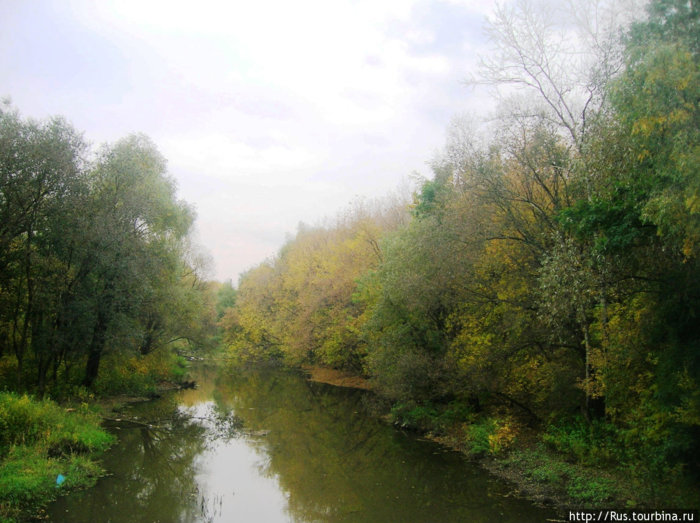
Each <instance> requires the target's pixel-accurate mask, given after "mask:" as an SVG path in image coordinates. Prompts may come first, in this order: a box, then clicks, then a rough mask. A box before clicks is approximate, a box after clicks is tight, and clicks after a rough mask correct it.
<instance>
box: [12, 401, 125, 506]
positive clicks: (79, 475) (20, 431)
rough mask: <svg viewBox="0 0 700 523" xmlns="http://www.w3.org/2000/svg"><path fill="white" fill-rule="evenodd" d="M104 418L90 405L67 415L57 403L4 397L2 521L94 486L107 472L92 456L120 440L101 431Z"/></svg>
mask: <svg viewBox="0 0 700 523" xmlns="http://www.w3.org/2000/svg"><path fill="white" fill-rule="evenodd" d="M99 422H100V418H99V417H98V416H96V415H95V414H93V413H91V412H90V411H89V410H88V409H87V406H86V405H85V404H84V405H83V406H81V407H80V408H79V409H77V411H76V412H72V413H67V412H66V411H65V410H64V409H62V408H61V407H59V406H58V405H56V404H55V403H53V402H51V401H48V400H42V401H36V400H32V399H30V398H29V397H28V396H26V395H24V396H20V395H17V394H13V393H0V518H3V520H5V519H7V520H11V519H12V518H17V517H26V516H27V515H29V514H32V513H33V512H35V511H36V510H37V509H38V508H39V507H41V506H42V505H44V504H45V503H47V502H48V501H50V500H51V499H53V498H54V497H55V496H56V495H57V493H58V490H57V489H58V487H57V486H56V476H57V475H58V474H59V473H60V474H63V475H64V476H65V477H66V482H65V483H64V484H63V485H61V487H60V489H61V490H64V489H68V488H76V487H85V486H89V485H91V484H93V483H94V480H95V478H97V477H98V476H99V475H100V474H101V472H102V471H101V469H100V468H99V466H98V465H96V464H95V463H94V461H92V457H93V456H94V455H96V454H98V453H99V452H102V451H104V450H105V449H106V448H107V447H109V445H111V444H112V442H113V441H114V437H113V436H111V435H110V434H108V433H106V432H105V431H104V430H102V429H101V428H100V426H99Z"/></svg>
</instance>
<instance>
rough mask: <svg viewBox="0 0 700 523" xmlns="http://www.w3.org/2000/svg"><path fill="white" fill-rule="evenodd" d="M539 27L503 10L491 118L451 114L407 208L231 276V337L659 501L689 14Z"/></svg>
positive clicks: (347, 222)
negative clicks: (235, 285)
mask: <svg viewBox="0 0 700 523" xmlns="http://www.w3.org/2000/svg"><path fill="white" fill-rule="evenodd" d="M577 15H579V17H578V19H579V20H583V19H586V18H585V15H586V13H585V12H579V13H577ZM596 15H597V16H598V20H599V21H600V20H602V19H604V16H603V11H600V12H598V13H596ZM592 19H595V17H589V18H587V19H586V20H588V21H589V22H590V21H591V20H592ZM584 22H585V20H584ZM548 27H550V26H548V24H547V23H546V17H545V15H544V14H543V13H542V12H539V11H537V10H536V9H534V8H532V7H528V6H527V5H526V4H524V3H519V4H518V6H517V7H515V8H513V9H510V8H502V9H501V10H499V11H498V13H497V15H496V16H495V18H494V19H493V20H492V21H491V25H490V34H491V36H492V38H493V42H494V44H495V46H496V48H497V53H496V55H495V56H496V58H495V59H494V61H493V62H490V61H488V60H485V61H484V63H483V67H482V75H481V77H480V78H479V81H485V82H488V83H490V84H491V85H494V86H497V87H498V86H503V85H506V84H507V85H509V86H511V87H512V89H513V90H515V92H516V95H515V96H511V97H509V98H508V99H507V100H506V101H505V102H504V103H502V104H501V107H500V110H499V115H500V116H499V117H498V118H497V120H496V121H495V122H491V123H489V124H486V123H482V124H469V123H466V124H465V123H464V122H461V123H457V124H455V125H454V126H453V128H452V130H451V132H450V138H449V140H448V144H447V146H446V148H445V151H444V152H443V154H442V155H441V156H440V157H439V158H438V159H436V160H435V161H434V162H433V170H434V177H433V179H432V180H426V181H424V182H423V183H422V184H421V185H420V187H419V189H418V191H417V192H416V194H415V196H414V201H413V202H412V203H411V205H402V204H401V203H400V202H396V201H394V203H391V204H386V203H385V204H383V205H366V206H365V207H362V206H359V207H356V208H355V209H353V210H352V211H350V212H349V214H348V215H347V216H345V217H342V218H341V219H339V220H338V222H337V223H335V224H332V225H328V226H324V227H316V228H302V229H300V230H299V232H298V234H297V236H296V238H294V239H293V240H291V241H290V242H288V244H287V245H286V246H285V247H284V248H283V249H282V250H281V251H280V253H279V254H278V255H277V256H276V257H275V258H274V259H272V260H269V261H267V262H265V263H263V264H262V265H260V266H258V267H256V268H254V269H252V270H250V271H249V272H248V273H246V274H244V275H243V276H242V277H241V280H240V284H239V289H238V301H237V303H236V306H235V307H234V308H233V309H232V310H231V311H230V312H229V313H228V314H227V315H226V316H225V317H224V320H223V325H224V327H225V330H226V335H225V342H226V344H227V346H228V347H229V350H230V351H231V353H232V354H233V355H234V356H235V357H236V358H238V359H240V360H243V361H250V360H257V359H274V360H279V361H285V362H290V363H293V364H298V363H310V364H318V365H328V366H332V367H336V368H342V369H349V370H353V371H355V372H358V373H362V374H364V375H366V376H368V377H370V378H371V379H372V380H373V382H374V383H375V385H376V386H377V388H378V390H379V391H381V392H382V393H383V394H385V395H386V396H388V397H389V398H391V399H393V400H395V401H398V402H401V403H402V404H409V405H414V406H415V405H418V406H426V405H432V406H434V405H439V404H442V405H445V404H455V402H457V403H459V404H461V405H468V406H469V407H470V409H472V411H478V410H480V409H482V408H484V407H487V406H494V405H500V406H501V407H507V408H508V409H510V410H511V411H512V412H515V413H517V414H518V415H519V416H520V417H522V418H524V419H528V420H530V422H531V423H532V424H533V425H538V426H540V427H549V428H548V429H546V430H549V431H550V436H551V437H550V441H553V442H554V443H555V444H557V445H559V446H560V447H561V449H562V450H568V451H570V452H571V454H572V455H573V456H574V457H575V458H576V457H577V458H579V459H580V460H581V461H582V462H585V463H599V462H601V463H602V462H608V463H609V462H616V463H622V464H624V465H625V466H629V467H631V470H632V472H633V475H634V476H635V477H637V478H639V479H640V481H641V482H642V483H643V485H645V489H642V490H640V491H639V492H643V493H644V494H642V495H643V496H645V495H648V493H649V492H652V491H653V492H655V493H657V494H658V492H660V490H659V488H660V485H661V484H663V485H665V486H667V487H668V486H670V485H673V484H674V479H673V478H677V477H679V474H677V473H679V472H680V470H681V469H683V467H686V470H690V471H691V473H693V474H696V475H697V473H698V469H699V467H698V461H697V457H698V456H699V455H700V447H699V443H700V321H699V320H698V314H700V308H699V305H700V260H699V257H698V255H699V254H700V252H699V250H698V239H699V238H700V174H699V172H700V171H699V168H700V141H699V140H698V138H699V134H700V112H699V111H698V103H699V101H700V75H699V68H698V47H699V35H700V28H699V27H698V7H697V3H695V2H689V1H685V0H655V1H653V2H652V3H651V4H650V5H649V6H648V9H647V15H646V17H644V19H643V20H642V21H637V22H636V23H633V24H631V25H629V26H627V28H626V29H625V30H624V33H623V31H622V30H621V29H620V25H619V24H618V23H617V22H615V20H614V19H612V18H610V23H609V24H608V25H607V26H606V25H604V24H602V23H601V24H600V25H598V26H595V27H594V26H592V25H591V24H587V23H583V22H582V23H581V24H580V26H579V28H583V30H582V31H581V32H580V33H579V37H578V39H572V38H571V33H568V34H567V35H565V36H566V38H564V37H561V38H560V39H556V38H555V36H556V35H553V34H550V33H548V32H547V31H548ZM581 35H583V36H581ZM567 42H569V43H571V42H574V43H575V45H576V46H577V48H576V49H573V50H568V49H567ZM569 51H571V52H569ZM577 419H578V420H580V421H581V422H582V423H583V425H580V424H578V422H577V421H575V420H577ZM564 420H569V421H568V422H567V421H564ZM571 420H574V421H571ZM567 423H568V425H567ZM573 426H576V427H579V428H580V427H581V426H583V427H584V428H583V429H581V430H580V431H579V432H578V433H576V434H574V432H573V429H571V427H573ZM586 427H587V428H586ZM577 430H578V429H577ZM567 431H568V432H567ZM552 435H554V436H552ZM555 436H556V437H555ZM567 438H568V439H567ZM576 438H580V439H579V440H575V439H576ZM591 438H592V439H591ZM593 439H594V440H595V441H593ZM577 445H578V447H577ZM674 473H676V475H674ZM694 481H697V477H696V479H695V480H694ZM646 487H648V488H646ZM647 499H649V498H647Z"/></svg>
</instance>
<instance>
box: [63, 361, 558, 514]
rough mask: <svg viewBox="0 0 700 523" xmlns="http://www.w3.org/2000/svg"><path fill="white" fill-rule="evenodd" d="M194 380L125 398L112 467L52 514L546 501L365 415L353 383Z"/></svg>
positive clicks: (477, 508) (347, 510) (402, 509)
mask: <svg viewBox="0 0 700 523" xmlns="http://www.w3.org/2000/svg"><path fill="white" fill-rule="evenodd" d="M198 383H199V384H200V387H199V388H198V389H197V390H188V391H182V392H180V393H177V394H173V395H172V396H170V397H168V398H163V399H161V400H159V401H157V402H152V403H148V404H142V405H135V406H133V407H131V408H130V412H129V413H128V416H130V417H138V420H139V421H140V422H142V423H149V424H151V425H152V426H153V428H147V427H145V426H140V427H138V428H136V427H134V428H122V429H121V430H120V431H119V432H120V440H119V444H118V445H117V446H116V447H115V448H114V449H113V450H112V451H110V453H109V454H108V455H107V456H106V458H105V465H106V467H107V468H108V470H110V471H112V472H113V473H114V475H113V476H111V477H108V478H105V479H104V480H101V481H100V483H99V485H98V486H97V487H96V488H94V489H90V490H87V491H84V492H81V493H77V494H75V495H72V496H69V497H67V498H64V499H62V500H60V501H59V502H57V503H56V504H54V505H53V506H52V507H51V512H50V515H51V518H52V520H56V521H61V520H68V521H75V522H78V523H80V522H83V521H86V522H87V521H105V522H122V521H144V522H145V521H149V522H150V521H163V522H175V521H181V522H204V521H206V522H209V521H211V522H215V521H265V522H268V521H303V522H307V521H308V522H311V521H313V522H316V521H318V522H341V521H348V522H350V521H368V522H371V521H378V522H387V521H413V522H419V521H474V522H481V521H483V522H491V521H504V522H505V521H518V522H526V521H544V520H545V519H546V518H551V517H553V514H552V513H550V512H549V511H545V510H543V509H539V508H536V507H533V506H532V505H530V504H529V503H527V502H525V501H522V500H518V499H514V498H511V497H507V496H506V494H507V488H506V487H505V486H504V485H502V484H501V483H499V482H497V481H495V480H493V479H492V478H490V477H489V476H488V475H486V474H485V473H484V472H483V471H481V470H480V469H479V468H477V467H475V466H473V465H471V464H470V463H467V462H465V461H464V460H463V459H462V457H461V456H460V455H459V454H456V453H453V452H449V451H446V450H444V449H443V448H442V447H439V446H437V445H434V444H431V443H426V442H422V441H419V440H417V439H416V438H414V437H412V436H410V435H407V434H405V433H403V432H400V431H396V430H394V429H392V428H391V427H388V426H386V425H383V424H382V423H380V422H379V421H377V420H376V419H374V418H372V417H370V416H368V415H367V414H366V408H365V403H364V401H363V397H364V394H366V393H363V392H361V391H353V390H348V389H338V388H334V387H329V386H326V385H323V384H317V383H310V382H307V381H305V380H304V379H302V378H301V377H300V376H298V375H296V374H293V373H290V372H281V371H274V372H273V371H268V372H256V373H251V374H246V375H238V376H235V377H231V376H227V375H225V374H220V373H218V372H217V371H216V370H214V369H202V375H201V376H200V377H199V380H198Z"/></svg>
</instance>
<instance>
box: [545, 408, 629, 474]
mask: <svg viewBox="0 0 700 523" xmlns="http://www.w3.org/2000/svg"><path fill="white" fill-rule="evenodd" d="M542 441H543V442H545V443H546V444H548V445H550V446H551V447H552V448H553V449H555V450H557V451H558V452H560V453H562V454H564V455H565V456H566V457H567V458H569V459H570V460H572V461H575V462H578V463H580V464H584V465H603V466H605V465H611V464H612V465H616V464H618V463H619V462H620V461H621V460H623V459H624V458H625V453H624V445H622V444H621V442H620V441H619V440H618V437H617V428H616V427H615V426H614V425H613V424H612V423H610V422H608V421H605V420H603V419H596V420H593V421H592V422H587V421H585V420H584V419H583V418H582V417H580V416H577V417H574V418H571V419H569V420H565V421H559V422H557V423H552V424H550V425H548V426H547V428H546V430H545V431H544V432H543V433H542Z"/></svg>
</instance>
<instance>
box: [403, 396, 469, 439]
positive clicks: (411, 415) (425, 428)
mask: <svg viewBox="0 0 700 523" xmlns="http://www.w3.org/2000/svg"><path fill="white" fill-rule="evenodd" d="M473 418H474V414H473V412H472V408H471V407H470V406H469V405H467V404H465V403H464V402H461V401H458V400H454V401H451V402H450V403H448V404H439V403H433V402H426V403H425V404H417V403H415V402H413V401H409V402H406V403H401V402H399V403H396V404H394V405H393V407H392V408H391V412H390V419H391V421H392V423H394V424H395V425H398V426H400V427H403V428H408V429H412V430H418V431H421V432H430V433H432V434H436V435H440V434H445V433H446V432H447V431H448V430H449V429H451V428H452V427H454V426H455V425H457V424H460V423H462V422H464V421H467V420H472V419H473Z"/></svg>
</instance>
